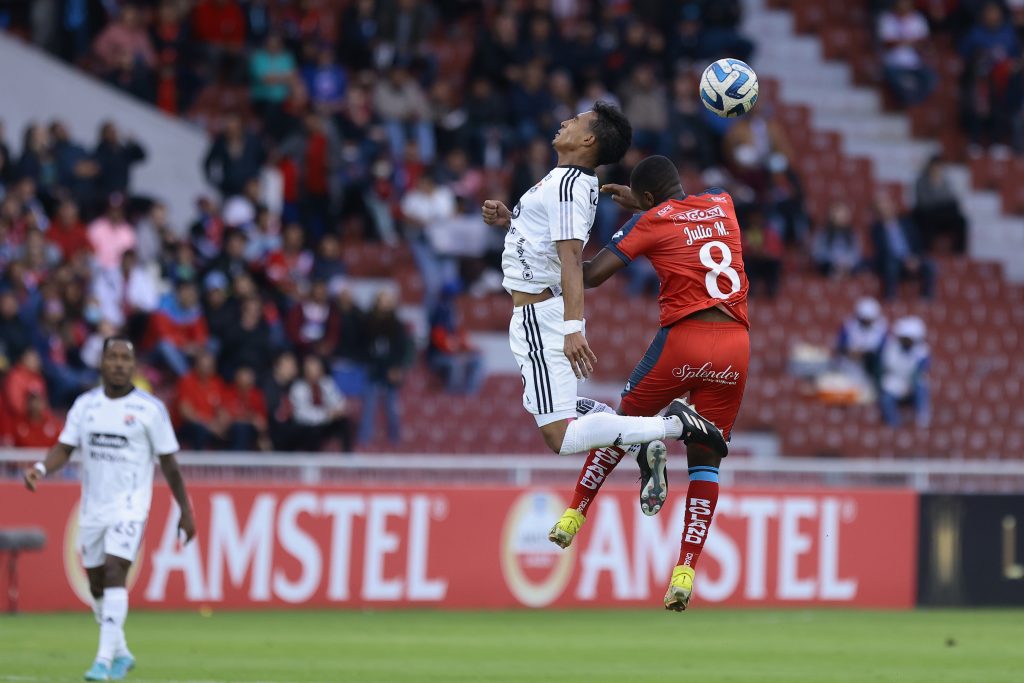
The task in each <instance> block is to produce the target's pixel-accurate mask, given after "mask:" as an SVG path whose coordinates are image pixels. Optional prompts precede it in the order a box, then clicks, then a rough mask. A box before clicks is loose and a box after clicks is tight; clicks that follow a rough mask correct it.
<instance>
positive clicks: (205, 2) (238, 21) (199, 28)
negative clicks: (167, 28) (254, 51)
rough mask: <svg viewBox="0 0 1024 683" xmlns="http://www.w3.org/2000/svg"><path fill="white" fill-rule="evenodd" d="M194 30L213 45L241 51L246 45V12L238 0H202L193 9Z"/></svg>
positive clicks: (203, 40) (205, 41)
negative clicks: (244, 12)
mask: <svg viewBox="0 0 1024 683" xmlns="http://www.w3.org/2000/svg"><path fill="white" fill-rule="evenodd" d="M192 32H193V35H194V36H195V38H196V39H197V40H199V41H201V42H204V43H206V44H207V45H210V46H211V47H221V48H227V49H230V50H235V51H240V50H241V49H242V48H243V47H244V46H245V14H243V12H242V7H241V5H240V4H239V3H238V2H237V1H236V0H200V2H199V3H198V4H197V5H196V8H195V9H194V10H193V11H192Z"/></svg>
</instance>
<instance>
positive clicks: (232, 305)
mask: <svg viewBox="0 0 1024 683" xmlns="http://www.w3.org/2000/svg"><path fill="white" fill-rule="evenodd" d="M203 289H205V290H206V298H205V300H204V302H203V304H204V305H203V316H204V318H205V319H206V328H207V330H208V332H209V335H210V345H211V347H212V349H213V350H214V351H215V352H216V351H219V350H220V343H221V342H222V341H223V340H224V338H225V337H226V336H227V335H228V334H229V332H230V330H231V328H232V327H233V326H234V325H235V322H236V321H237V320H238V306H237V302H235V301H232V300H231V299H230V298H229V297H228V278H227V276H226V275H224V273H222V272H221V271H219V270H212V271H210V272H209V273H207V275H206V277H205V278H203Z"/></svg>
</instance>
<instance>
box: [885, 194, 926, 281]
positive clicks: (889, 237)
mask: <svg viewBox="0 0 1024 683" xmlns="http://www.w3.org/2000/svg"><path fill="white" fill-rule="evenodd" d="M875 214H876V220H875V223H874V225H873V226H872V227H871V241H872V242H873V243H874V247H875V267H876V269H877V272H878V276H879V278H881V281H882V293H883V295H884V297H885V298H886V299H892V298H893V297H895V296H896V293H897V290H898V289H899V284H900V281H901V280H904V279H907V278H915V279H917V280H920V283H921V296H923V297H924V298H926V299H930V298H931V297H932V295H933V293H934V290H935V265H934V264H933V263H932V261H931V259H929V258H927V257H926V256H925V254H924V250H923V246H922V244H921V239H920V237H919V236H918V232H917V228H916V227H915V226H914V224H913V223H911V222H910V221H909V220H907V219H906V218H901V217H900V215H899V214H898V213H897V211H896V204H895V203H894V202H893V201H892V199H891V198H889V196H888V195H886V194H884V193H881V194H879V195H878V197H877V198H876V200H875Z"/></svg>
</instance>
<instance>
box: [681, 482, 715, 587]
mask: <svg viewBox="0 0 1024 683" xmlns="http://www.w3.org/2000/svg"><path fill="white" fill-rule="evenodd" d="M717 503H718V469H717V468H715V467H691V468H690V486H689V487H688V488H687V489H686V528H684V529H683V541H682V543H681V544H680V547H679V562H677V563H676V564H681V565H685V566H687V567H693V568H694V569H696V567H697V560H698V559H700V552H701V551H702V550H703V549H704V541H706V540H707V538H708V531H710V530H711V518H712V517H713V516H714V514H715V505H716V504H717Z"/></svg>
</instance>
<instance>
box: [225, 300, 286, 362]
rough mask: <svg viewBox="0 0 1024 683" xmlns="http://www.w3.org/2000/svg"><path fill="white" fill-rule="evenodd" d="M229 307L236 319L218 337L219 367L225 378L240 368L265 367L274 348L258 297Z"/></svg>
mask: <svg viewBox="0 0 1024 683" xmlns="http://www.w3.org/2000/svg"><path fill="white" fill-rule="evenodd" d="M232 308H233V310H234V311H235V314H236V316H237V317H236V318H235V319H234V320H233V321H232V324H231V325H228V326H227V328H226V329H225V331H224V332H223V335H222V336H221V337H220V344H221V346H220V368H221V372H222V373H224V374H225V375H227V376H232V375H234V372H235V370H237V369H238V368H239V367H243V366H245V367H251V368H260V367H266V362H267V359H268V358H270V357H271V355H272V353H273V350H274V346H275V344H274V341H273V335H272V334H271V330H270V326H269V325H268V324H267V321H266V319H265V317H264V315H263V303H262V301H260V299H259V298H258V297H257V296H255V295H251V296H246V297H242V298H241V301H240V303H239V304H238V305H237V306H233V307H232Z"/></svg>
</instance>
